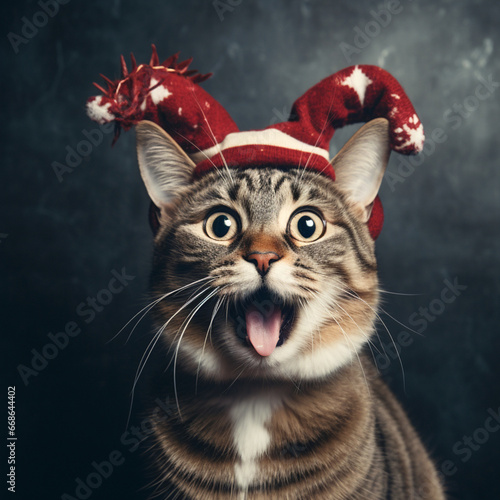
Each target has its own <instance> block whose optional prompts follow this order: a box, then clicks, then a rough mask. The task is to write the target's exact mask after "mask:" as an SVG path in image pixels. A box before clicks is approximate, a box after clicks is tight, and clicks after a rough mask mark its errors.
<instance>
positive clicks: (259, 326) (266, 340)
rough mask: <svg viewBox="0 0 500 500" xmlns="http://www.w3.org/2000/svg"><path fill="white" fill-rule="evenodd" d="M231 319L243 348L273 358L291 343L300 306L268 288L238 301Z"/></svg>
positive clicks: (257, 354) (233, 305)
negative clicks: (281, 348) (284, 345)
mask: <svg viewBox="0 0 500 500" xmlns="http://www.w3.org/2000/svg"><path fill="white" fill-rule="evenodd" d="M230 317H231V320H232V322H233V324H234V330H235V334H236V337H237V339H238V341H239V342H240V344H241V345H242V346H244V347H245V348H248V349H249V351H250V352H252V351H254V353H255V355H256V356H259V357H267V356H270V355H271V354H272V353H273V352H274V351H275V349H278V348H279V347H281V346H282V345H283V344H285V343H286V341H287V340H288V338H289V336H290V333H291V332H292V330H293V327H294V325H295V322H296V318H297V306H296V305H295V304H294V303H293V302H291V301H289V300H288V301H285V300H284V299H282V298H281V297H279V296H278V295H277V294H275V293H272V292H270V291H269V290H268V289H267V288H265V287H263V288H260V289H259V290H258V291H257V292H254V293H253V294H251V295H249V296H248V297H245V298H243V299H239V300H237V301H235V302H234V303H233V304H232V306H231V307H230Z"/></svg>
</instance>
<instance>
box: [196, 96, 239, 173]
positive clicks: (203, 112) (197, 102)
mask: <svg viewBox="0 0 500 500" xmlns="http://www.w3.org/2000/svg"><path fill="white" fill-rule="evenodd" d="M192 94H193V97H194V100H195V101H196V104H197V105H198V108H199V109H200V111H201V114H202V115H203V118H204V120H205V123H206V124H207V127H208V131H209V132H210V135H211V136H212V140H213V143H214V146H219V148H218V150H219V154H220V156H221V158H222V161H223V163H224V166H225V167H226V170H227V173H228V174H229V178H230V179H231V182H233V183H234V179H233V176H232V174H231V170H230V169H229V165H228V164H227V162H226V159H225V158H224V154H223V153H222V150H221V149H220V145H219V144H218V143H217V139H216V138H215V134H214V133H213V130H212V127H211V126H210V123H209V122H208V119H207V117H206V115H205V111H203V108H202V106H201V104H200V103H199V101H198V98H197V97H196V93H195V91H194V89H192ZM217 170H218V169H217Z"/></svg>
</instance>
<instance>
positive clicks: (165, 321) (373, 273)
mask: <svg viewBox="0 0 500 500" xmlns="http://www.w3.org/2000/svg"><path fill="white" fill-rule="evenodd" d="M136 133H137V152H138V161H139V166H140V170H141V175H142V177H143V179H144V182H145V185H146V188H147V190H148V193H149V195H150V197H151V199H152V201H153V203H154V205H155V206H156V207H158V210H154V211H153V213H152V215H151V220H152V226H153V227H154V230H155V239H154V257H153V266H152V273H151V291H152V294H153V297H154V299H155V301H154V307H152V313H153V315H154V320H155V323H156V325H157V328H158V329H157V331H156V336H155V338H154V340H156V341H157V340H158V339H159V338H161V339H162V341H163V342H164V344H165V346H166V347H165V349H166V351H167V356H166V358H165V359H166V364H168V367H167V370H166V372H165V375H164V377H162V378H160V379H159V380H158V381H157V384H158V390H159V391H160V392H161V394H159V395H160V396H161V397H162V398H164V397H165V396H166V395H167V396H168V397H169V398H171V400H172V401H175V405H174V406H173V408H172V411H171V412H169V413H168V415H167V416H165V415H161V416H156V417H155V429H154V441H155V445H154V450H155V451H154V453H155V456H156V459H155V467H156V469H157V471H158V475H157V478H156V483H157V486H158V491H159V492H160V496H161V498H174V499H207V500H210V499H230V498H236V499H249V500H253V499H290V500H292V499H315V500H320V499H325V500H326V499H328V500H334V499H335V500H348V499H353V500H362V499H367V500H368V499H369V500H377V499H389V498H390V499H392V500H441V499H444V498H445V494H444V489H443V486H442V484H441V482H440V479H439V478H438V474H437V472H436V469H435V466H434V464H433V463H432V461H431V459H430V458H429V455H428V453H427V451H426V450H425V449H424V446H423V445H422V443H421V441H420V439H419V438H418V436H417V434H416V432H415V430H414V429H413V427H412V425H411V424H410V422H409V420H408V418H407V417H406V415H405V413H404V411H403V410H402V408H401V407H400V405H399V404H398V402H397V401H396V399H395V397H394V396H393V395H392V393H391V391H390V390H389V389H388V387H387V386H386V385H385V384H384V382H383V381H382V379H381V378H380V376H379V374H378V372H377V370H376V368H375V367H374V365H373V363H372V360H371V358H370V356H369V355H367V353H366V347H367V345H368V343H369V341H370V336H371V335H372V334H373V333H374V330H375V326H374V324H375V321H376V319H377V306H378V302H379V286H378V279H377V263H376V259H375V244H374V241H373V239H372V238H371V236H370V234H369V231H368V228H367V221H368V219H369V217H370V214H371V210H372V207H373V203H374V200H375V198H376V196H377V192H378V190H379V187H380V184H381V182H382V178H383V175H384V171H385V168H386V165H387V162H388V159H389V154H390V147H389V126H388V121H387V120H386V119H385V118H377V119H375V120H372V121H369V122H368V123H367V124H365V125H364V126H363V127H362V128H360V129H359V130H358V132H357V133H356V134H355V135H354V136H353V137H352V138H351V140H350V141H348V143H347V144H346V145H345V146H344V147H343V149H342V150H341V151H340V152H339V153H338V155H337V156H336V157H335V158H334V159H333V160H332V165H333V167H334V170H335V173H336V181H335V182H332V180H331V179H329V178H327V177H326V176H323V175H321V174H320V173H319V172H317V171H313V170H308V169H304V168H300V167H299V166H297V167H296V168H286V169H284V168H280V167H279V166H276V165H272V166H269V167H266V165H263V166H262V167H259V168H256V167H249V168H233V167H231V166H228V167H227V168H220V169H214V170H213V171H211V172H209V173H207V174H205V175H204V176H202V177H200V178H197V179H195V180H193V179H192V177H193V172H194V169H195V164H194V163H193V161H192V160H191V159H190V158H189V156H188V155H186V153H185V152H184V151H183V150H182V149H181V148H180V147H179V146H178V144H177V143H176V141H174V140H173V139H172V138H171V137H170V135H169V134H167V133H166V132H165V131H164V130H163V129H162V128H161V127H159V126H158V125H156V124H155V123H152V122H149V121H141V122H140V123H139V124H138V125H137V127H136ZM163 368H165V367H163Z"/></svg>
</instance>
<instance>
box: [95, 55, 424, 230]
mask: <svg viewBox="0 0 500 500" xmlns="http://www.w3.org/2000/svg"><path fill="white" fill-rule="evenodd" d="M131 59H132V68H131V71H130V72H129V71H128V69H127V65H126V63H125V60H124V58H123V56H122V58H121V63H122V79H121V80H116V81H111V80H109V79H108V78H106V77H104V76H103V78H104V79H105V80H106V82H107V84H108V89H107V90H105V89H104V88H102V87H101V86H99V85H97V84H95V85H96V87H97V88H98V89H99V90H101V92H102V93H103V94H102V95H101V96H94V97H91V98H90V99H89V100H88V101H87V113H88V115H89V117H90V118H91V119H92V120H95V121H97V122H98V123H101V124H104V123H108V122H111V121H114V122H115V124H116V134H115V140H116V139H117V138H118V136H119V133H120V130H121V128H123V129H124V130H128V129H130V128H131V127H132V126H133V125H135V124H137V123H138V122H140V121H141V120H151V121H153V122H155V123H157V124H158V125H160V126H161V127H163V128H164V129H165V130H166V131H167V132H168V133H169V134H170V135H171V136H172V137H173V138H174V139H175V140H176V142H177V143H178V144H179V145H180V146H181V148H182V149H183V150H184V151H185V152H186V153H187V154H188V156H189V157H190V158H191V159H192V160H193V162H194V163H195V164H196V168H195V171H194V176H195V177H199V176H201V175H203V174H204V173H205V172H208V171H211V170H213V169H214V168H222V167H224V166H225V165H226V164H227V165H228V166H230V167H231V166H234V167H238V168H245V167H259V166H266V167H269V166H271V165H275V166H277V167H278V166H279V167H302V168H307V169H311V170H315V171H319V172H321V173H323V174H324V175H326V176H328V177H330V178H331V179H333V180H335V172H334V171H333V168H332V166H331V164H330V160H329V143H330V140H331V139H332V137H333V134H334V132H335V129H337V128H340V127H343V126H344V125H348V124H351V123H357V122H367V121H370V120H372V119H374V118H378V117H384V118H386V119H387V120H388V121H389V128H390V140H391V148H392V149H393V150H394V151H397V152H399V153H403V154H416V153H419V152H420V151H421V150H422V148H423V144H424V131H423V127H422V124H421V122H420V120H419V118H418V116H417V115H416V113H415V110H414V108H413V106H412V104H411V102H410V100H409V99H408V97H407V95H406V93H405V92H404V90H403V88H402V87H401V85H400V84H399V83H398V82H397V80H396V79H395V78H394V77H393V76H392V75H390V74H389V73H388V72H387V71H385V70H383V69H381V68H378V67H377V66H370V65H358V66H350V67H349V68H345V69H343V70H341V71H339V72H337V73H335V74H333V75H331V76H329V77H327V78H325V79H324V80H322V81H321V82H319V83H318V84H316V85H314V87H312V88H310V89H309V90H308V91H307V92H305V93H304V94H303V95H302V96H301V97H299V99H297V100H296V101H295V103H294V104H293V107H292V111H291V114H290V118H289V120H288V121H286V122H282V123H277V124H274V125H270V126H269V127H266V128H264V129H262V130H250V131H240V130H239V129H238V127H237V125H236V124H235V122H234V121H233V120H232V118H231V117H230V116H229V114H228V112H227V111H226V110H225V109H224V108H223V107H222V106H221V104H219V103H218V102H217V101H216V100H215V99H214V98H213V97H212V96H210V95H209V94H208V93H207V92H206V91H205V90H203V89H202V88H201V87H200V86H199V85H198V84H199V83H201V82H203V81H204V80H206V79H207V78H209V77H210V76H211V75H210V74H206V75H201V74H199V73H198V72H197V71H193V70H188V67H189V64H190V63H191V61H192V59H189V60H186V61H183V62H177V59H178V55H177V54H176V55H174V56H171V57H169V58H168V59H166V60H165V61H164V62H163V63H161V64H160V62H159V59H158V54H157V52H156V48H155V46H154V45H153V54H152V56H151V61H150V63H149V64H141V65H140V66H137V64H136V62H135V59H134V56H133V55H131ZM101 76H102V75H101ZM382 222H383V211H382V205H381V203H380V200H379V199H378V197H377V199H376V200H375V204H374V207H373V211H372V216H371V218H370V221H369V223H368V225H369V229H370V233H371V235H372V237H373V238H376V237H377V236H378V234H379V233H380V230H381V229H382Z"/></svg>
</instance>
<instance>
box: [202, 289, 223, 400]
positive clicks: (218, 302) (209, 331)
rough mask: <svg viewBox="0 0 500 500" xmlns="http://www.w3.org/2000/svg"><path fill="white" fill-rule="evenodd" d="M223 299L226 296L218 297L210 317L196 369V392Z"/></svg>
mask: <svg viewBox="0 0 500 500" xmlns="http://www.w3.org/2000/svg"><path fill="white" fill-rule="evenodd" d="M223 301H224V297H223V296H222V297H219V298H218V299H217V302H216V304H215V306H214V309H213V312H212V317H211V318H210V323H209V325H208V328H207V334H206V335H205V340H204V341H203V349H202V350H201V354H200V359H199V361H198V367H197V369H196V383H195V394H197V393H198V377H199V375H200V367H201V359H202V357H203V355H204V354H205V347H206V345H207V340H208V337H209V335H211V333H212V326H213V323H214V320H215V316H216V315H217V313H218V312H219V309H220V306H221V305H222V302H223Z"/></svg>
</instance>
